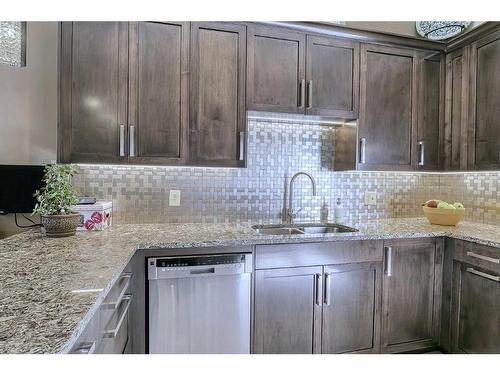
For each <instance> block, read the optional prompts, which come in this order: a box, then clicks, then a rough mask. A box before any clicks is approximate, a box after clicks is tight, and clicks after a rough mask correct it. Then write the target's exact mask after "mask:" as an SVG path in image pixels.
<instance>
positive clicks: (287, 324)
mask: <svg viewBox="0 0 500 375" xmlns="http://www.w3.org/2000/svg"><path fill="white" fill-rule="evenodd" d="M321 275H322V267H299V268H286V269H274V270H257V271H256V272H255V277H256V280H255V327H254V332H255V336H254V352H255V353H295V354H298V353H319V352H320V345H321V342H320V341H321V304H322V295H321V294H322V293H321V291H322V288H321V285H322V284H321V277H322V276H321Z"/></svg>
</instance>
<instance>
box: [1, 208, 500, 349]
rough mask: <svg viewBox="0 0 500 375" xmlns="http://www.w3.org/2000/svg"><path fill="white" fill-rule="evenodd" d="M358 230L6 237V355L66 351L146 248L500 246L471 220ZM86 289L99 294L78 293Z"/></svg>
mask: <svg viewBox="0 0 500 375" xmlns="http://www.w3.org/2000/svg"><path fill="white" fill-rule="evenodd" d="M358 228H359V229H360V231H359V232H356V233H343V234H320V235H318V234H308V235H288V236H263V235H258V234H256V233H255V232H254V231H253V230H252V229H251V227H250V225H249V224H248V225H241V224H240V225H236V224H234V225H200V224H180V225H174V224H157V225H156V224H152V225H151V224H143V225H115V226H113V227H112V228H110V229H108V230H106V231H103V232H91V233H83V234H78V235H76V236H74V237H70V238H65V239H49V238H45V237H43V236H42V235H41V234H40V233H38V232H35V231H29V232H25V233H22V234H19V235H16V236H13V237H10V238H7V239H4V240H0V353H57V352H61V351H63V352H64V351H65V350H67V349H68V347H69V341H68V340H71V339H72V338H73V337H74V332H75V331H78V330H79V329H81V328H82V326H83V324H84V323H83V322H85V321H86V320H87V319H88V318H89V317H90V315H91V314H92V309H93V307H95V305H96V304H97V303H99V302H100V300H101V299H102V297H103V296H104V294H105V292H106V290H107V288H109V287H110V285H111V283H112V282H114V281H115V280H116V278H117V277H118V275H119V274H120V273H121V272H122V270H123V268H124V267H125V265H126V264H127V262H128V261H129V260H130V258H131V257H132V255H133V254H134V252H135V251H136V250H137V249H141V248H149V249H154V248H172V249H182V248H188V247H208V246H237V245H254V244H266V243H267V244H269V243H287V242H317V241H337V240H360V239H389V238H409V237H437V236H449V237H453V238H457V239H463V240H468V241H474V242H477V243H481V244H486V245H490V246H495V247H498V248H499V249H500V226H492V225H485V224H478V223H468V222H464V223H461V224H459V225H458V226H457V227H452V228H450V227H440V226H435V225H430V224H428V223H427V221H426V220H425V219H424V218H415V219H389V220H381V221H374V222H371V223H370V224H367V225H363V226H360V227H358ZM499 251H500V250H499ZM178 252H179V253H181V252H182V250H179V251H178ZM84 289H96V290H97V291H95V292H88V293H74V292H72V291H75V290H84ZM100 289H102V290H103V291H99V290H100Z"/></svg>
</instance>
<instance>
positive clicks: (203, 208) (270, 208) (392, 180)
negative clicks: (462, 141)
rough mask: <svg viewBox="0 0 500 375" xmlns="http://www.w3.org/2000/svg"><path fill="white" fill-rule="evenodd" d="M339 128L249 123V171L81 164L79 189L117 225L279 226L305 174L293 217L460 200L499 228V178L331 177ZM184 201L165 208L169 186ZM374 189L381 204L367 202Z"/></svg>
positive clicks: (383, 212) (402, 211)
mask: <svg viewBox="0 0 500 375" xmlns="http://www.w3.org/2000/svg"><path fill="white" fill-rule="evenodd" d="M335 132H336V130H335V127H333V126H325V125H319V124H310V123H307V124H305V123H300V120H293V121H291V120H287V119H284V118H283V119H281V118H273V119H267V120H256V119H249V120H248V167H247V168H242V169H237V168H198V167H153V166H106V165H81V166H80V172H79V174H78V175H77V176H76V177H75V178H74V185H75V187H76V188H77V190H78V191H79V192H80V193H81V194H85V195H89V196H95V197H97V198H98V199H99V200H112V201H113V215H114V221H115V222H117V223H224V222H226V223H230V222H249V221H250V222H259V223H275V222H280V221H281V211H282V207H283V202H284V193H285V189H286V188H285V186H286V184H285V180H288V179H289V178H290V177H291V176H292V175H293V174H294V173H295V172H298V171H306V172H309V173H311V174H312V175H313V176H314V178H315V180H316V187H317V195H316V196H312V189H311V186H310V183H309V181H308V179H307V178H305V177H299V178H298V179H297V180H296V184H295V189H294V207H295V208H297V209H299V208H301V209H302V210H301V211H300V212H299V213H298V217H297V219H296V221H319V220H320V217H321V215H322V213H323V216H324V214H325V213H326V211H325V208H326V209H328V220H330V221H334V207H335V203H336V201H337V199H338V198H340V200H341V202H342V205H343V211H344V219H343V220H342V221H343V222H344V223H347V224H351V225H356V224H357V223H360V222H364V221H367V220H373V219H383V218H394V217H415V216H423V214H422V209H421V207H420V204H421V203H422V202H424V201H426V200H427V199H431V198H437V199H443V200H446V201H450V202H455V201H461V202H463V203H464V205H465V206H466V208H468V210H467V214H466V215H467V217H466V219H467V220H471V221H476V222H484V223H488V224H500V201H499V198H500V187H499V178H500V172H478V173H420V172H357V171H352V172H335V171H334V163H335V157H334V155H335ZM172 189H174V190H181V191H182V193H181V205H180V206H179V207H175V206H169V203H168V198H169V191H170V190H172ZM366 191H375V192H376V194H377V203H376V204H375V205H370V206H367V205H365V203H364V195H365V192H366Z"/></svg>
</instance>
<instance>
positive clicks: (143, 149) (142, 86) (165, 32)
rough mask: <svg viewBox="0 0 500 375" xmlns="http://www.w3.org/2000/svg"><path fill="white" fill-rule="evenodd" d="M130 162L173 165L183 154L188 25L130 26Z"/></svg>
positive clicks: (187, 103) (185, 127) (186, 95)
mask: <svg viewBox="0 0 500 375" xmlns="http://www.w3.org/2000/svg"><path fill="white" fill-rule="evenodd" d="M129 40H130V47H129V119H128V124H129V161H130V162H133V163H158V164H175V163H180V162H182V161H183V160H182V159H183V158H184V159H185V157H186V152H187V144H186V138H187V126H188V105H189V97H188V95H189V92H188V81H187V79H188V71H189V65H188V62H189V24H188V23H157V22H132V23H130V33H129Z"/></svg>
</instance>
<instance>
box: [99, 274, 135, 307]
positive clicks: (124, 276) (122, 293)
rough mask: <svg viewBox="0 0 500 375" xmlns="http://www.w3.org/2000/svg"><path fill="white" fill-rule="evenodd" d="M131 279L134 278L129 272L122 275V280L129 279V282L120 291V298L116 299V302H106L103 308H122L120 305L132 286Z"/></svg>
mask: <svg viewBox="0 0 500 375" xmlns="http://www.w3.org/2000/svg"><path fill="white" fill-rule="evenodd" d="M131 278H132V274H131V273H128V272H127V273H122V274H121V276H120V279H127V282H126V283H125V285H124V286H123V288H122V290H121V291H120V294H119V295H118V298H117V299H116V301H113V302H104V303H103V304H102V307H103V308H105V309H114V310H116V309H117V308H118V306H120V303H121V302H122V301H123V298H124V296H125V293H126V292H127V290H128V287H129V285H130V279H131Z"/></svg>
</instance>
